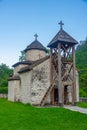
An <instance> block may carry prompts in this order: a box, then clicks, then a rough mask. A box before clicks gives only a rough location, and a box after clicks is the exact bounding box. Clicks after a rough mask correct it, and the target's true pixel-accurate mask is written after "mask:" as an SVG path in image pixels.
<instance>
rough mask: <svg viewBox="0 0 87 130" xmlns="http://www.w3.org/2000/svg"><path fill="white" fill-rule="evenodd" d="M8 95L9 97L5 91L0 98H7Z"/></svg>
mask: <svg viewBox="0 0 87 130" xmlns="http://www.w3.org/2000/svg"><path fill="white" fill-rule="evenodd" d="M7 97H8V94H3V93H1V94H0V98H7Z"/></svg>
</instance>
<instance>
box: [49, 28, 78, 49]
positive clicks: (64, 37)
mask: <svg viewBox="0 0 87 130" xmlns="http://www.w3.org/2000/svg"><path fill="white" fill-rule="evenodd" d="M59 42H60V43H62V44H66V43H67V44H70V45H75V44H77V43H78V42H77V41H76V40H75V39H74V38H73V37H72V36H70V35H69V34H68V33H67V32H65V31H64V30H63V29H60V31H59V32H58V33H57V34H56V35H55V37H54V38H53V39H52V40H51V41H50V43H49V44H48V47H57V45H58V43H59Z"/></svg>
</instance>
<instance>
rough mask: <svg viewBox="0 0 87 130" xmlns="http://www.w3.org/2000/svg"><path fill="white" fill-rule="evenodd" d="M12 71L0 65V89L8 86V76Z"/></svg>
mask: <svg viewBox="0 0 87 130" xmlns="http://www.w3.org/2000/svg"><path fill="white" fill-rule="evenodd" d="M12 71H13V70H12V69H10V68H9V67H8V66H7V65H6V64H3V63H2V64H1V65H0V87H7V86H8V78H9V75H10V74H12Z"/></svg>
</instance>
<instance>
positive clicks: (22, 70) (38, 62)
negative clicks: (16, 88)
mask: <svg viewBox="0 0 87 130" xmlns="http://www.w3.org/2000/svg"><path fill="white" fill-rule="evenodd" d="M49 58H50V56H46V57H44V58H42V59H40V60H36V61H34V62H33V63H32V64H31V65H28V66H26V67H23V68H21V69H20V71H19V72H18V73H23V72H27V71H30V70H32V69H33V67H35V66H37V65H39V64H40V63H42V62H44V61H45V60H47V59H49Z"/></svg>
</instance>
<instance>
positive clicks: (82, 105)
mask: <svg viewBox="0 0 87 130" xmlns="http://www.w3.org/2000/svg"><path fill="white" fill-rule="evenodd" d="M78 106H79V107H83V108H87V103H85V102H82V103H81V102H79V103H78Z"/></svg>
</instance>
